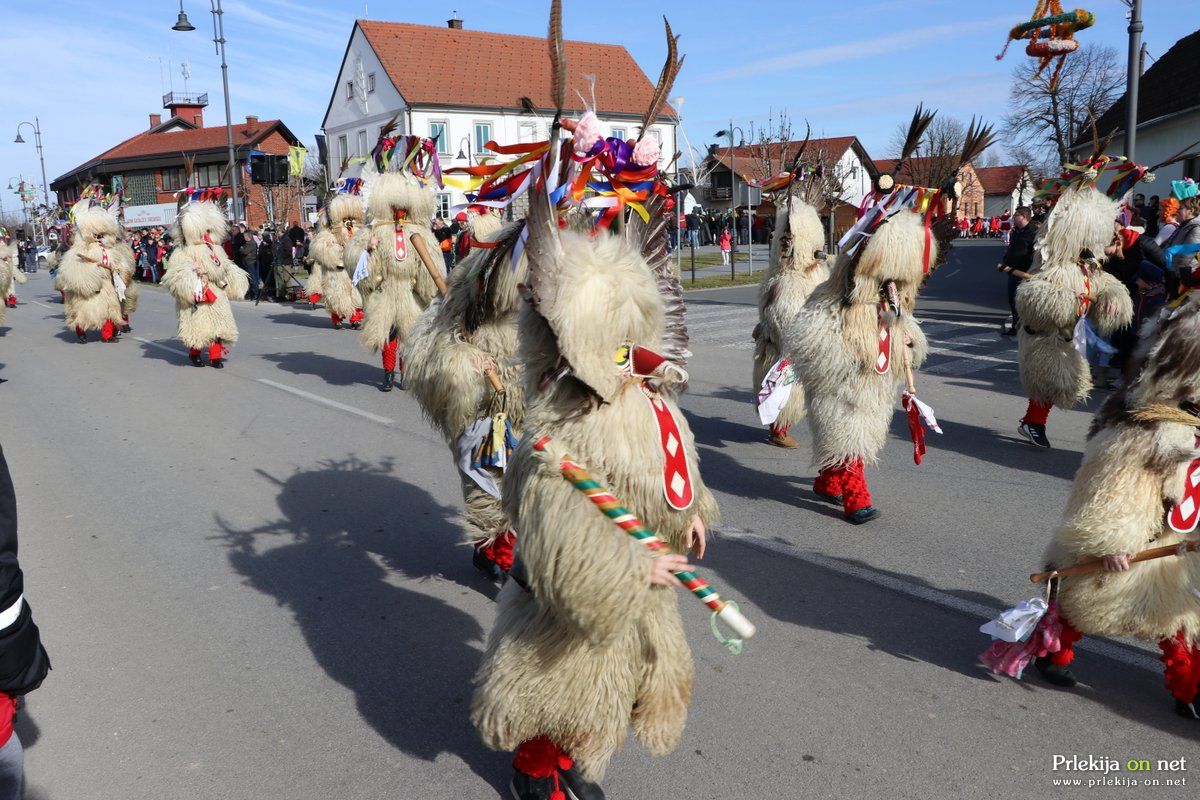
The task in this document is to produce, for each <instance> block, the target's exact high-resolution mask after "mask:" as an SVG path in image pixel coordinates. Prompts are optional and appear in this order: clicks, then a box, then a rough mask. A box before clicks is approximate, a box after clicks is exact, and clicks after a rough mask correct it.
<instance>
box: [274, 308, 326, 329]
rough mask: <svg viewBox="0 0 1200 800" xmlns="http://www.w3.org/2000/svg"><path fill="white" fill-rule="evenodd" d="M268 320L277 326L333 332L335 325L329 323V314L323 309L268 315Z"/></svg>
mask: <svg viewBox="0 0 1200 800" xmlns="http://www.w3.org/2000/svg"><path fill="white" fill-rule="evenodd" d="M266 318H267V319H268V320H270V321H271V322H273V323H275V324H277V325H298V326H300V327H301V328H321V329H323V330H327V331H332V332H334V333H337V331H334V330H333V323H332V322H330V321H329V313H328V312H326V311H325V309H323V308H317V309H307V308H306V309H305V310H304V311H291V312H288V313H287V314H267V316H266Z"/></svg>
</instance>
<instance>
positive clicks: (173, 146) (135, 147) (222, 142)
mask: <svg viewBox="0 0 1200 800" xmlns="http://www.w3.org/2000/svg"><path fill="white" fill-rule="evenodd" d="M163 124H164V125H166V124H167V123H163ZM277 129H278V130H279V131H280V132H281V133H283V136H284V138H285V139H287V140H288V141H293V142H294V141H297V139H296V137H295V136H294V135H292V132H291V131H289V130H288V129H287V126H285V125H284V124H283V123H282V122H280V121H279V120H277V119H269V120H260V121H258V122H256V123H255V124H254V125H253V127H251V126H249V125H247V124H246V123H244V122H243V123H240V124H237V125H234V126H233V144H234V147H236V148H238V149H239V150H242V151H244V150H245V149H246V148H247V147H254V146H257V145H259V144H260V143H261V142H262V140H263V139H265V138H267V137H268V136H270V135H271V134H272V133H273V132H274V131H275V130H277ZM226 146H227V139H226V134H225V126H224V125H218V126H214V127H210V128H185V129H183V130H169V131H161V132H154V131H142V132H141V133H138V134H135V135H133V136H131V137H129V138H128V139H126V140H125V141H123V142H121V143H120V144H118V145H116V146H115V147H112V148H110V149H108V150H106V151H104V152H103V153H101V154H100V155H98V156H95V157H94V158H91V159H89V160H88V161H87V162H85V163H83V164H80V165H79V166H78V167H76V168H75V169H73V170H70V171H69V172H66V173H63V174H62V175H61V176H59V177H58V178H55V179H54V180H53V181H51V184H52V185H53V184H55V183H58V182H59V181H61V180H63V179H65V178H69V177H70V176H72V175H74V174H76V173H78V172H82V171H84V170H86V169H91V168H93V167H96V166H99V165H100V164H102V163H105V162H109V161H123V160H127V159H137V158H149V157H154V156H170V155H183V154H186V155H194V154H196V153H199V152H203V151H205V150H217V151H220V150H223V149H225V147H226Z"/></svg>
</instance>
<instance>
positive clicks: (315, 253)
mask: <svg viewBox="0 0 1200 800" xmlns="http://www.w3.org/2000/svg"><path fill="white" fill-rule="evenodd" d="M363 218H364V213H363V206H362V200H361V199H360V198H359V197H358V196H356V195H353V194H336V195H334V196H333V199H332V200H330V201H329V204H328V205H327V206H326V207H325V224H324V225H322V226H321V230H320V231H318V232H317V235H316V236H314V237H313V240H312V245H311V247H310V250H311V252H312V262H313V265H312V278H310V279H309V284H308V286H309V289H308V290H309V301H310V302H312V303H314V304H315V303H316V301H317V300H319V299H320V297H321V295H322V293H323V294H324V297H325V308H326V310H327V311H329V318H330V320H332V322H333V327H334V328H341V327H342V324H343V323H345V325H346V326H347V327H349V328H352V329H353V330H358V328H359V326H360V325H361V324H362V319H363V310H362V304H363V301H362V295H360V294H359V293H358V289H356V288H355V287H354V285H353V284H352V283H351V282H350V272H348V271H347V269H346V263H345V251H346V243H347V242H348V241H350V239H351V238H352V237H353V236H354V234H355V231H357V230H358V229H359V228H361V227H362V222H363ZM351 269H353V265H351ZM314 280H315V281H317V284H316V288H317V293H316V295H315V296H316V300H314V299H313V298H314V295H313V293H312V291H313V288H314V284H313V281H314Z"/></svg>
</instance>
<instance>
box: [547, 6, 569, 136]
mask: <svg viewBox="0 0 1200 800" xmlns="http://www.w3.org/2000/svg"><path fill="white" fill-rule="evenodd" d="M546 39H547V40H548V42H549V45H550V99H551V100H553V101H554V107H555V109H557V111H558V113H562V109H563V105H564V104H565V103H566V100H567V54H566V48H565V47H564V45H563V28H562V0H551V2H550V30H549V32H548V33H547V34H546Z"/></svg>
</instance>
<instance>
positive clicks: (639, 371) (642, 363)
mask: <svg viewBox="0 0 1200 800" xmlns="http://www.w3.org/2000/svg"><path fill="white" fill-rule="evenodd" d="M666 361H667V359H666V358H665V357H664V356H660V355H659V354H658V353H656V352H654V351H653V350H647V349H646V348H645V347H640V346H638V345H634V347H633V374H635V375H654V374H655V372H656V371H657V370H658V369H659V368H660V367H662V365H663V364H664V363H666Z"/></svg>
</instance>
